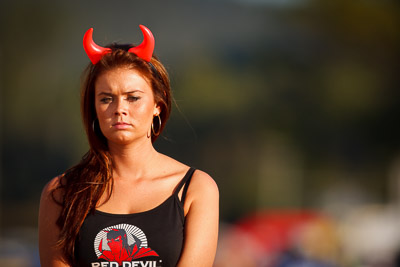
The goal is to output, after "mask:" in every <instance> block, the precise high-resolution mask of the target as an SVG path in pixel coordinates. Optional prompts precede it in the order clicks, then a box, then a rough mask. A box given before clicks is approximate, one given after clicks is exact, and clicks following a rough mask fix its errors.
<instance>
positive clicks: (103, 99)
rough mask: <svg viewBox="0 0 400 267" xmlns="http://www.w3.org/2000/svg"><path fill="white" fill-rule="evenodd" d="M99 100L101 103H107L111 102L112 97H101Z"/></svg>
mask: <svg viewBox="0 0 400 267" xmlns="http://www.w3.org/2000/svg"><path fill="white" fill-rule="evenodd" d="M100 102H101V103H103V104H109V103H111V102H112V97H103V98H102V99H100Z"/></svg>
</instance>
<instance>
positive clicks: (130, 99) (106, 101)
mask: <svg viewBox="0 0 400 267" xmlns="http://www.w3.org/2000/svg"><path fill="white" fill-rule="evenodd" d="M139 99H140V97H138V96H133V95H128V96H127V97H126V98H124V100H126V101H128V102H136V101H138V100H139ZM113 101H114V97H112V96H106V97H102V98H101V99H100V102H101V103H103V104H110V103H112V102H113Z"/></svg>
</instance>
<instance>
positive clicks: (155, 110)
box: [153, 104, 161, 116]
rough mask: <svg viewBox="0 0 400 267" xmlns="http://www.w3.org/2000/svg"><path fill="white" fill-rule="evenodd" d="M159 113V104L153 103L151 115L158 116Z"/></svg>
mask: <svg viewBox="0 0 400 267" xmlns="http://www.w3.org/2000/svg"><path fill="white" fill-rule="evenodd" d="M160 113H161V107H160V105H158V104H155V105H154V111H153V115H154V116H158V115H160Z"/></svg>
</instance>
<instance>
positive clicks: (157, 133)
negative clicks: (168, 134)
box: [151, 114, 161, 136]
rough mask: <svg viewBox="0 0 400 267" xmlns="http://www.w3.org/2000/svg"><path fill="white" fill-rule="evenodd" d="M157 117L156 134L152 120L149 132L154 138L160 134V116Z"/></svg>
mask: <svg viewBox="0 0 400 267" xmlns="http://www.w3.org/2000/svg"><path fill="white" fill-rule="evenodd" d="M157 117H158V128H157V129H158V131H157V132H156V131H155V130H154V120H153V122H152V123H151V131H152V133H153V135H154V136H159V135H160V133H161V117H160V114H158V115H157Z"/></svg>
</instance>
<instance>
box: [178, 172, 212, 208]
mask: <svg viewBox="0 0 400 267" xmlns="http://www.w3.org/2000/svg"><path fill="white" fill-rule="evenodd" d="M218 199H219V190H218V186H217V183H216V182H215V180H214V179H213V178H212V177H211V176H210V175H209V174H208V173H206V172H204V171H201V170H196V171H195V172H194V173H193V176H192V179H191V181H190V184H189V188H188V192H187V203H185V204H188V206H186V208H187V209H189V208H190V206H192V204H195V203H198V204H200V203H204V204H205V205H214V204H217V203H218Z"/></svg>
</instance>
